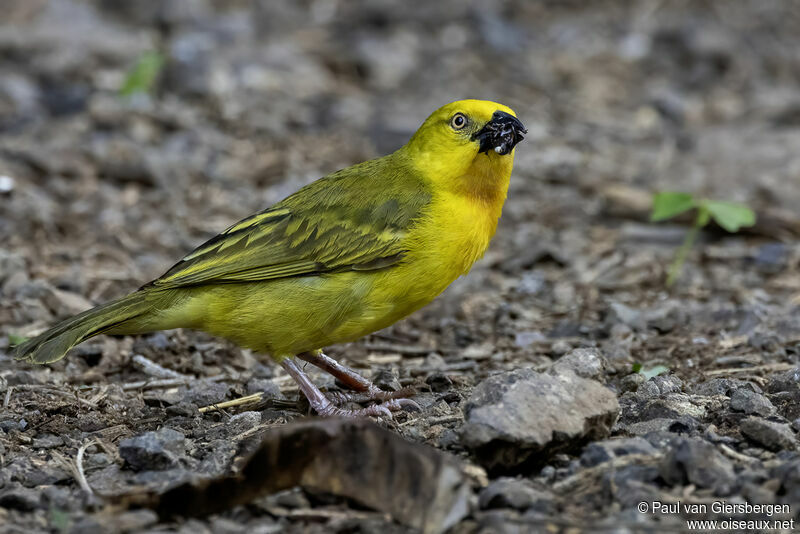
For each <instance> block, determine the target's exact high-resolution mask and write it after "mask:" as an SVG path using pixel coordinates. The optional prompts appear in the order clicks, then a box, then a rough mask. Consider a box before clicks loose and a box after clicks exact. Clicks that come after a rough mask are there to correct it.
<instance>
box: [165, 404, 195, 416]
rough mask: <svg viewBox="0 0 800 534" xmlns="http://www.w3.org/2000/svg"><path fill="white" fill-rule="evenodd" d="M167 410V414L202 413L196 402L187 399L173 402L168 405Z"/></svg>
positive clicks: (187, 414)
mask: <svg viewBox="0 0 800 534" xmlns="http://www.w3.org/2000/svg"><path fill="white" fill-rule="evenodd" d="M165 411H166V412H167V415H172V416H180V417H193V416H195V415H199V414H200V412H199V411H198V410H197V405H196V404H192V403H191V402H185V401H181V402H179V403H177V404H173V405H172V406H167V408H166V410H165Z"/></svg>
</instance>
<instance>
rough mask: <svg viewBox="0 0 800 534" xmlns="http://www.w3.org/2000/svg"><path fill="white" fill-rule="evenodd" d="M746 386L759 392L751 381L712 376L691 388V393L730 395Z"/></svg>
mask: <svg viewBox="0 0 800 534" xmlns="http://www.w3.org/2000/svg"><path fill="white" fill-rule="evenodd" d="M741 388H747V389H750V390H752V391H755V392H756V393H761V390H760V388H758V386H756V385H755V384H753V383H752V382H745V381H744V380H738V379H736V378H712V379H711V380H706V381H705V382H701V383H699V384H697V385H696V386H694V387H693V388H692V393H694V394H695V395H704V396H709V397H710V396H713V395H727V396H730V395H731V394H732V393H733V392H735V391H737V390H739V389H741Z"/></svg>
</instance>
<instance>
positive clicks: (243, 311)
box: [14, 100, 527, 416]
mask: <svg viewBox="0 0 800 534" xmlns="http://www.w3.org/2000/svg"><path fill="white" fill-rule="evenodd" d="M524 133H527V131H526V130H525V128H524V126H523V125H522V123H521V122H520V121H519V120H518V119H517V118H516V116H515V114H514V112H513V111H512V110H511V109H509V108H508V107H506V106H503V105H501V104H497V103H495V102H488V101H483V100H461V101H458V102H453V103H452V104H448V105H446V106H444V107H442V108H440V109H438V110H436V111H434V112H433V114H431V116H430V117H428V118H427V119H426V120H425V122H424V123H423V124H422V126H421V127H420V128H419V130H417V132H416V133H415V134H414V135H413V136H412V137H411V139H410V140H409V141H408V143H407V144H406V145H405V146H403V147H402V148H400V149H399V150H397V151H396V152H394V153H393V154H389V155H388V156H384V157H381V158H378V159H374V160H370V161H366V162H364V163H359V164H357V165H353V166H352V167H348V168H346V169H343V170H340V171H337V172H334V173H333V174H329V175H328V176H325V177H323V178H320V179H319V180H317V181H315V182H313V183H311V184H310V185H307V186H306V187H303V188H302V189H300V190H299V191H297V192H296V193H294V194H293V195H291V196H289V197H288V198H286V199H284V200H282V201H281V202H278V203H277V204H275V205H274V206H271V207H269V208H267V209H265V210H264V211H261V212H259V213H256V214H255V215H251V216H250V217H248V218H246V219H243V220H242V221H240V222H238V223H236V224H234V225H233V226H231V227H230V228H228V229H227V230H225V231H224V232H222V233H221V234H219V235H217V236H216V237H213V238H211V239H210V240H208V241H206V242H205V243H204V244H202V245H200V246H199V247H198V248H197V249H195V250H194V251H192V252H191V253H189V254H188V255H187V256H186V257H184V258H183V259H182V260H180V261H179V262H178V263H177V264H175V265H174V266H173V267H172V268H171V269H169V270H168V271H167V272H166V273H165V274H164V275H163V276H161V277H160V278H158V279H156V280H153V281H152V282H150V283H148V284H147V285H145V286H143V287H142V288H140V289H139V290H138V291H135V292H133V293H131V294H129V295H127V296H125V297H122V298H120V299H118V300H114V301H112V302H108V303H106V304H102V305H100V306H98V307H96V308H93V309H91V310H88V311H85V312H83V313H81V314H79V315H76V316H74V317H71V318H69V319H66V320H64V321H62V322H61V323H59V324H57V325H56V326H54V327H52V328H51V329H50V330H47V331H46V332H44V333H43V334H41V335H39V336H36V337H34V338H33V339H30V340H28V341H25V342H24V343H22V344H21V345H19V346H17V347H16V348H15V349H14V356H15V357H16V358H17V359H20V360H26V361H29V362H33V363H49V362H53V361H56V360H58V359H60V358H62V357H64V355H65V354H66V352H67V351H68V350H69V349H70V348H72V347H73V346H75V345H76V344H78V343H80V342H82V341H84V340H86V339H89V338H91V337H93V336H96V335H98V334H115V335H117V334H141V333H145V332H153V331H156V330H166V329H171V328H192V329H197V330H204V331H206V332H209V333H211V334H214V335H217V336H221V337H224V338H226V339H229V340H232V341H233V342H235V343H237V344H238V345H240V346H242V347H247V348H249V349H253V350H254V351H258V352H263V353H267V354H269V355H270V356H271V357H272V358H273V359H274V360H275V361H277V362H278V363H279V364H280V365H281V366H283V368H284V369H285V370H286V372H287V373H289V375H291V376H292V378H293V379H294V380H295V381H296V382H297V384H298V386H299V388H300V390H301V391H302V392H303V394H304V395H305V396H306V397H307V398H308V400H309V402H310V404H311V407H312V408H313V409H314V410H315V411H316V412H317V413H318V414H320V415H324V416H327V415H343V416H360V415H372V416H377V415H381V414H383V415H389V416H391V411H394V410H398V409H401V408H402V406H404V405H408V404H411V405H414V403H413V401H410V400H408V399H404V398H399V397H401V396H405V395H407V394H408V392H402V395H398V394H397V392H386V391H383V390H381V389H379V388H378V387H377V386H375V385H374V384H372V382H370V381H369V380H367V379H366V378H364V377H362V376H360V375H359V374H358V373H356V372H355V371H353V370H351V369H349V368H347V367H345V366H343V365H341V364H339V363H338V362H337V361H336V360H334V359H332V358H329V357H327V356H326V355H325V354H324V353H323V352H322V350H321V349H322V347H325V346H327V345H331V344H334V343H343V342H348V341H353V340H356V339H358V338H360V337H362V336H364V335H366V334H369V333H371V332H375V331H376V330H380V329H382V328H385V327H387V326H389V325H391V324H392V323H394V322H396V321H398V320H399V319H401V318H403V317H405V316H407V315H409V314H410V313H412V312H414V311H415V310H418V309H419V308H421V307H422V306H425V305H426V304H428V303H429V302H430V301H431V300H433V299H434V298H435V297H436V296H437V295H439V294H440V293H441V292H442V291H444V289H445V288H446V287H447V286H448V285H450V283H451V282H453V280H455V279H456V278H458V277H459V276H461V275H462V274H465V273H467V272H468V271H469V269H470V267H471V266H472V264H473V263H474V262H475V261H476V260H477V259H478V258H480V257H481V256H483V254H484V252H485V251H486V248H487V247H488V245H489V240H490V239H491V237H492V236H493V235H494V233H495V229H496V227H497V221H498V218H499V217H500V213H501V210H502V208H503V203H504V201H505V199H506V194H507V192H508V183H509V178H510V176H511V169H512V167H513V162H514V146H515V145H516V144H517V143H519V142H520V141H521V140H522V139H523V136H522V134H524ZM295 358H299V359H301V360H304V361H307V362H310V363H312V364H314V365H316V366H318V367H320V368H321V369H323V370H325V371H327V372H329V373H330V374H332V375H333V376H335V377H336V378H338V379H339V380H340V381H342V382H343V383H344V384H346V385H347V386H349V387H350V388H352V389H353V390H355V391H356V392H358V394H357V395H353V396H348V395H341V394H340V395H332V396H331V397H330V398H329V397H326V396H325V395H324V394H323V393H322V392H321V391H320V390H319V389H318V388H317V387H316V386H315V385H314V384H313V383H312V381H311V380H310V379H309V378H308V376H307V375H306V374H305V373H304V372H303V371H302V369H301V368H300V367H299V366H298V364H297V362H296V360H295ZM353 397H358V398H359V399H361V400H364V399H368V400H371V401H376V402H377V403H376V404H371V405H370V406H368V407H366V408H363V409H358V410H349V409H344V408H341V407H339V406H338V404H341V403H342V402H344V401H346V400H349V399H350V398H353Z"/></svg>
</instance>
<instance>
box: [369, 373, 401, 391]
mask: <svg viewBox="0 0 800 534" xmlns="http://www.w3.org/2000/svg"><path fill="white" fill-rule="evenodd" d="M372 383H373V384H375V385H376V386H378V387H379V388H381V389H382V390H383V391H399V390H400V389H401V388H402V386H401V385H400V380H399V378H398V377H397V373H395V372H393V371H391V370H389V369H380V370H379V371H378V372H376V373H374V374H373V375H372Z"/></svg>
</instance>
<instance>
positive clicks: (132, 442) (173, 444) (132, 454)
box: [119, 428, 185, 471]
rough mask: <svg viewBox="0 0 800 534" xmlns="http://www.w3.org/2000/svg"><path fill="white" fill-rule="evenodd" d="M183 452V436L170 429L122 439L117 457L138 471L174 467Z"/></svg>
mask: <svg viewBox="0 0 800 534" xmlns="http://www.w3.org/2000/svg"><path fill="white" fill-rule="evenodd" d="M184 452H185V438H184V435H183V434H181V433H180V432H178V431H177V430H172V429H171V428H162V429H161V430H158V431H157V432H146V433H144V434H142V435H140V436H135V437H133V438H128V439H124V440H122V442H121V443H120V445H119V455H120V456H121V457H122V458H123V459H124V460H125V462H126V463H127V464H128V465H130V466H131V467H133V468H134V469H136V470H139V471H141V470H165V469H170V468H173V467H176V466H177V465H178V463H179V460H180V457H181V456H182V455H183V454H184Z"/></svg>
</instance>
